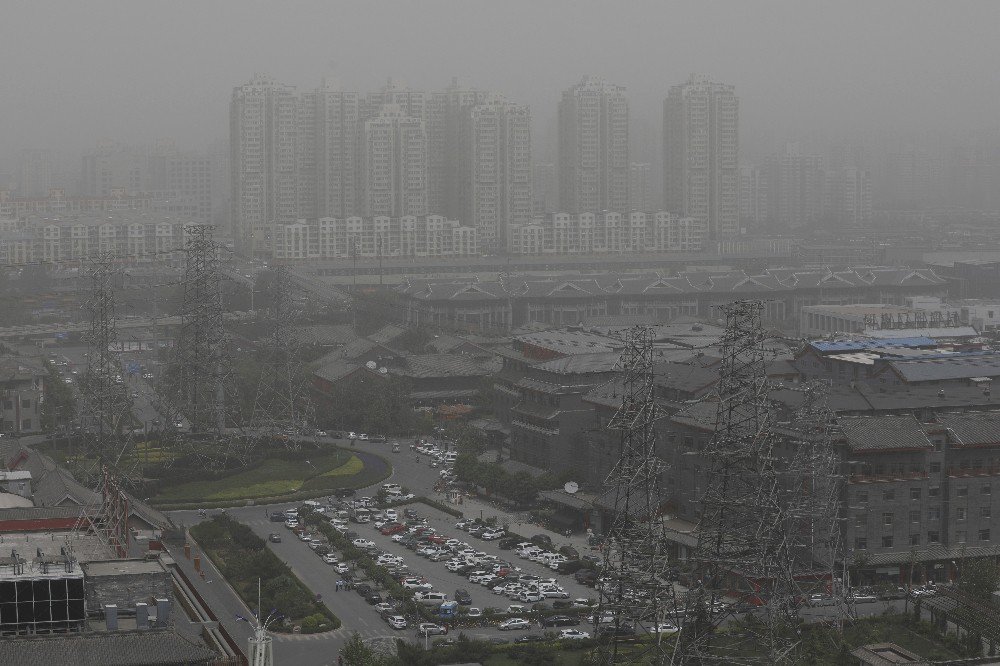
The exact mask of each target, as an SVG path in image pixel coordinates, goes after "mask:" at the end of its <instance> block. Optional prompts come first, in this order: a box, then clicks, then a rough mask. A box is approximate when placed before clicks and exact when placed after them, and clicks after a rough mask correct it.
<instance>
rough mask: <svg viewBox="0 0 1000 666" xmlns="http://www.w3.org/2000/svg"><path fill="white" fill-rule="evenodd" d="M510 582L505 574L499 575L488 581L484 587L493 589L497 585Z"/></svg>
mask: <svg viewBox="0 0 1000 666" xmlns="http://www.w3.org/2000/svg"><path fill="white" fill-rule="evenodd" d="M509 582H510V581H509V580H507V578H505V577H504V576H497V577H496V578H494V579H492V580H491V581H490V582H488V583H486V585H485V586H484V587H485V588H486V589H487V590H492V589H493V588H494V587H496V586H497V585H503V584H504V583H509Z"/></svg>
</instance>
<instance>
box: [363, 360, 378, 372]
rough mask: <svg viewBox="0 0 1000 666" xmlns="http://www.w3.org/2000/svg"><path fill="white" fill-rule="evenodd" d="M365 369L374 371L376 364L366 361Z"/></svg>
mask: <svg viewBox="0 0 1000 666" xmlns="http://www.w3.org/2000/svg"><path fill="white" fill-rule="evenodd" d="M365 367H366V368H368V369H369V370H374V369H375V368H376V363H375V361H368V362H367V363H365Z"/></svg>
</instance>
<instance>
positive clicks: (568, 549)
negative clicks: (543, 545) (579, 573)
mask: <svg viewBox="0 0 1000 666" xmlns="http://www.w3.org/2000/svg"><path fill="white" fill-rule="evenodd" d="M559 552H560V553H562V554H563V555H565V556H566V557H568V558H569V559H571V560H578V559H580V553H579V551H577V549H576V548H574V547H573V546H563V547H562V548H560V549H559Z"/></svg>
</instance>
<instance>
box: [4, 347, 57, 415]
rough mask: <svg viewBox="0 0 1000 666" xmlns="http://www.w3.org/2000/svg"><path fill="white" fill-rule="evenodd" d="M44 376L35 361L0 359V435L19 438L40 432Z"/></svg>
mask: <svg viewBox="0 0 1000 666" xmlns="http://www.w3.org/2000/svg"><path fill="white" fill-rule="evenodd" d="M46 376H47V373H46V371H45V368H44V367H43V366H42V364H41V363H40V362H39V361H38V360H37V359H33V358H27V357H23V356H2V357H0V433H18V434H21V433H31V432H38V431H40V430H41V429H42V400H43V396H44V395H45V378H46Z"/></svg>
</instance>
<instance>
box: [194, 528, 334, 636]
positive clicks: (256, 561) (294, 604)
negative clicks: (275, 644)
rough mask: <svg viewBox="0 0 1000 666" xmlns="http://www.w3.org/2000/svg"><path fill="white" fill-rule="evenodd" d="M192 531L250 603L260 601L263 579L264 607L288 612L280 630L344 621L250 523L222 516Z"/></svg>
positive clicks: (331, 625) (308, 628) (277, 627)
mask: <svg viewBox="0 0 1000 666" xmlns="http://www.w3.org/2000/svg"><path fill="white" fill-rule="evenodd" d="M191 536H193V537H194V538H195V539H197V540H198V543H199V544H200V545H201V547H202V549H203V550H204V551H205V553H206V554H207V555H208V556H209V557H210V558H212V562H214V563H215V566H216V567H218V569H219V571H221V572H222V575H223V576H225V577H226V580H227V581H229V584H230V585H232V586H233V589H234V590H236V593H237V594H239V595H240V598H242V599H243V601H244V602H245V603H246V604H247V606H249V607H250V608H251V609H255V608H256V607H257V589H258V588H257V586H258V581H262V585H261V588H260V591H261V599H260V604H261V610H262V612H264V613H265V614H266V613H267V612H269V610H270V609H272V608H275V609H277V610H278V612H280V613H282V614H283V615H284V616H285V619H284V621H282V622H280V623H278V624H277V625H275V630H276V631H291V630H292V627H293V626H296V625H298V626H300V627H301V631H302V632H303V633H307V634H308V633H315V632H319V631H332V630H334V629H338V628H339V627H340V618H338V617H337V616H336V615H334V614H333V613H332V612H331V611H330V609H329V608H327V607H326V605H324V604H322V603H320V602H318V601H316V597H315V595H313V593H312V592H311V591H310V590H309V588H307V587H306V586H305V585H304V584H303V583H302V581H301V580H299V579H298V577H297V576H296V575H295V574H293V573H292V570H291V569H289V568H288V565H287V564H285V563H284V562H282V561H281V560H280V559H279V558H278V556H277V555H275V554H274V553H273V552H271V551H270V550H269V549H268V548H267V544H266V543H265V542H264V540H263V539H261V538H260V537H259V536H257V535H256V534H254V533H253V531H252V530H251V529H250V528H249V527H247V526H246V525H243V524H242V523H238V522H236V521H235V520H233V519H232V518H230V517H228V516H217V517H215V518H213V519H212V520H208V521H205V522H202V523H199V524H197V525H195V526H194V527H192V528H191Z"/></svg>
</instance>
